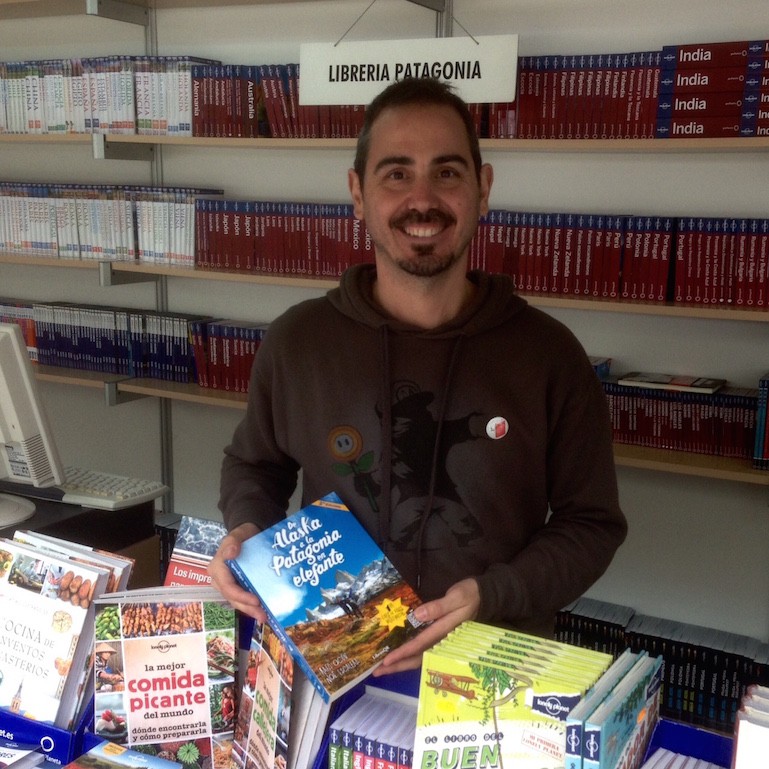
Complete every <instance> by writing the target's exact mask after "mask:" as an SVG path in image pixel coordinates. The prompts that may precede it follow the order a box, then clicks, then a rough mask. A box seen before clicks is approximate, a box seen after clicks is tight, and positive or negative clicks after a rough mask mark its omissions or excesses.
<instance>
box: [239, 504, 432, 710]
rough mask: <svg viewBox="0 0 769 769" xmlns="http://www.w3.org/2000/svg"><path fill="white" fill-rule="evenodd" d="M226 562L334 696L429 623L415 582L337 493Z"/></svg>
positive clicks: (326, 695) (325, 693)
mask: <svg viewBox="0 0 769 769" xmlns="http://www.w3.org/2000/svg"><path fill="white" fill-rule="evenodd" d="M228 565H229V567H230V569H231V570H232V573H233V574H234V576H235V578H236V579H237V580H238V582H240V584H241V585H242V586H243V587H244V588H245V589H246V590H249V591H251V592H253V593H255V594H256V595H257V596H259V599H260V601H261V602H262V605H263V607H264V609H265V612H266V614H267V619H268V622H269V624H270V626H271V627H272V628H273V630H274V631H275V633H276V634H277V635H278V636H280V637H281V638H283V639H284V640H285V642H286V644H287V646H288V647H289V648H290V649H291V652H292V655H293V656H294V659H295V661H296V662H297V664H298V665H299V667H300V669H302V671H303V672H304V673H305V675H306V676H307V677H308V679H310V680H311V681H312V682H313V684H314V686H315V688H316V689H317V691H318V692H319V693H320V695H321V697H322V698H323V700H324V701H326V702H330V701H332V700H333V699H335V698H336V697H338V696H339V695H341V694H342V693H344V692H345V691H347V690H348V689H350V688H351V687H352V686H354V685H355V684H357V683H358V682H360V681H361V680H362V679H363V678H365V677H366V676H367V675H369V674H370V673H371V672H372V671H373V670H374V669H375V668H376V667H377V666H378V665H379V663H380V662H381V660H382V659H383V658H384V657H385V655H386V654H387V653H388V652H390V651H392V650H393V649H395V648H397V647H398V646H401V645H402V644H403V643H405V642H406V641H408V640H409V639H411V638H413V637H415V636H416V634H417V633H419V631H420V630H421V629H422V627H423V626H424V625H423V623H421V622H420V621H419V620H418V619H417V618H416V617H415V616H414V609H416V608H417V606H419V605H420V603H421V600H420V599H419V597H418V596H417V594H416V592H415V591H414V589H413V588H412V587H411V586H410V585H409V584H408V583H407V582H406V581H405V580H404V578H403V577H402V575H401V574H400V573H399V572H398V571H397V570H396V569H395V567H394V566H393V564H392V563H391V562H390V560H389V559H388V558H387V557H386V556H385V555H384V553H383V552H382V551H381V549H380V548H379V546H378V545H377V544H376V543H375V542H374V540H373V539H372V538H371V537H370V536H369V534H368V532H366V530H365V529H364V528H363V526H362V525H361V524H360V523H359V522H358V520H357V519H356V518H355V516H354V515H353V513H352V512H351V511H350V510H349V509H348V508H347V506H346V505H345V504H344V503H343V502H342V500H341V499H340V498H339V496H338V495H337V494H335V493H331V494H328V495H326V496H325V497H323V498H321V499H319V500H317V501H316V502H313V503H312V504H310V505H308V506H306V507H304V508H302V509H301V510H299V511H298V512H296V513H294V514H293V515H291V516H289V517H287V518H286V519H285V520H283V521H280V522H279V523H277V524H275V525H274V526H271V527H270V528H267V529H265V530H264V531H261V532H260V533H259V534H256V535H255V536H253V537H251V538H250V539H248V540H246V541H245V542H244V543H243V545H242V547H241V551H240V553H239V555H238V556H237V557H236V558H235V559H231V560H230V561H228Z"/></svg>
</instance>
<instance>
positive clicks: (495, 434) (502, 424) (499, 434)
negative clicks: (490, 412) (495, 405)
mask: <svg viewBox="0 0 769 769" xmlns="http://www.w3.org/2000/svg"><path fill="white" fill-rule="evenodd" d="M509 430H510V425H509V424H508V423H507V420H506V419H505V418H504V417H492V418H491V419H489V421H488V422H487V423H486V435H488V436H489V438H491V440H493V441H498V440H499V439H500V438H504V437H505V436H506V435H507V433H508V431H509Z"/></svg>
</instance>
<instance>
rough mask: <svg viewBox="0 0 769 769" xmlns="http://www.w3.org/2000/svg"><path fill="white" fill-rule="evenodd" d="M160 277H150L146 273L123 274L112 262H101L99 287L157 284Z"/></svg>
mask: <svg viewBox="0 0 769 769" xmlns="http://www.w3.org/2000/svg"><path fill="white" fill-rule="evenodd" d="M160 277H161V276H160V275H148V274H147V273H146V272H122V271H120V270H116V269H114V266H113V263H112V262H99V285H100V286H101V287H102V288H108V287H109V286H122V285H125V284H127V283H157V282H158V281H159V280H160Z"/></svg>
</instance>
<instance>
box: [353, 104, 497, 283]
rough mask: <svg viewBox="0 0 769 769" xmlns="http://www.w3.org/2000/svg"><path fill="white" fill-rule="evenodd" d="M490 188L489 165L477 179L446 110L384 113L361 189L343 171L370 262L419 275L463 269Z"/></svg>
mask: <svg viewBox="0 0 769 769" xmlns="http://www.w3.org/2000/svg"><path fill="white" fill-rule="evenodd" d="M490 186H491V171H490V168H489V167H488V166H483V167H482V168H481V174H480V179H479V178H478V176H477V175H476V171H475V167H474V165H473V160H472V155H471V152H470V144H469V140H468V138H467V133H466V131H465V127H464V124H463V122H462V120H461V119H460V117H459V115H457V113H456V112H455V111H454V110H453V109H452V108H451V107H448V106H436V105H425V106H415V105H410V106H400V107H391V108H388V109H385V110H384V111H383V112H382V113H381V115H379V116H378V117H377V119H376V121H375V122H374V124H373V126H372V130H371V142H370V147H369V152H368V158H367V161H366V170H365V174H364V180H363V185H362V186H361V182H360V179H359V178H358V176H357V175H356V174H355V173H354V172H351V173H350V191H351V193H352V199H353V203H354V206H355V215H356V216H357V217H358V218H359V219H362V220H363V221H364V222H365V223H366V227H367V229H368V231H369V233H370V235H371V237H372V240H373V241H374V245H375V247H376V256H377V264H378V265H379V266H382V267H385V266H386V265H384V264H381V262H382V261H386V262H388V263H390V265H395V266H397V267H398V268H399V269H401V270H403V271H404V272H407V273H409V274H411V275H416V276H422V277H432V276H435V275H439V274H440V273H442V272H445V271H446V270H449V269H450V268H451V267H452V266H453V265H455V264H460V263H461V269H462V271H463V272H464V270H465V269H466V267H467V264H466V255H467V249H468V246H469V244H470V241H471V240H472V238H473V235H474V234H475V231H476V228H477V225H478V217H479V216H480V215H481V214H485V213H486V212H487V211H488V196H489V190H490Z"/></svg>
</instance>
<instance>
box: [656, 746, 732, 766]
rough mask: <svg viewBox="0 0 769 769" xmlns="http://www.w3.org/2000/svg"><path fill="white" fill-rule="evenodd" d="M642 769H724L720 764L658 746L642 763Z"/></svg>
mask: <svg viewBox="0 0 769 769" xmlns="http://www.w3.org/2000/svg"><path fill="white" fill-rule="evenodd" d="M641 769H723V767H721V765H720V764H714V763H711V762H710V761H704V760H703V759H700V758H694V757H692V756H685V755H684V754H683V753H677V752H675V751H673V750H668V749H667V748H657V750H655V751H654V752H653V753H652V754H651V756H649V758H648V759H647V760H646V761H644V763H643V764H642V765H641Z"/></svg>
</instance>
